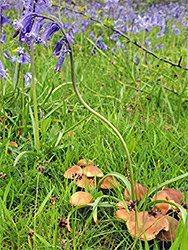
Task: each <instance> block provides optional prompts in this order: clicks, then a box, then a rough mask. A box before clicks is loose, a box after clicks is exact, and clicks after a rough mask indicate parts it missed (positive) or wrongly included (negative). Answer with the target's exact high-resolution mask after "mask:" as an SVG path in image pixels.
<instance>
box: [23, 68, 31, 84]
mask: <svg viewBox="0 0 188 250" xmlns="http://www.w3.org/2000/svg"><path fill="white" fill-rule="evenodd" d="M24 81H25V83H26V84H25V87H29V86H31V84H32V75H31V73H29V72H27V73H26V74H25V75H24Z"/></svg>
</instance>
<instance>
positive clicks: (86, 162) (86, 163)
mask: <svg viewBox="0 0 188 250" xmlns="http://www.w3.org/2000/svg"><path fill="white" fill-rule="evenodd" d="M77 164H78V165H79V166H83V167H85V166H93V162H92V161H91V160H89V159H88V160H86V159H81V160H79V161H78V163H77Z"/></svg>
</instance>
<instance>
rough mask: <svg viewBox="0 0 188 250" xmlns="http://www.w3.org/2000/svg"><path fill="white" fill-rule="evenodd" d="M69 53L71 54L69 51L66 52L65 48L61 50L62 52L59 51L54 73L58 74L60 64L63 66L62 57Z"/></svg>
mask: <svg viewBox="0 0 188 250" xmlns="http://www.w3.org/2000/svg"><path fill="white" fill-rule="evenodd" d="M70 52H71V51H70V50H68V49H66V48H65V47H64V48H63V50H61V51H60V52H59V58H58V61H57V64H56V67H55V70H56V71H58V72H60V70H61V67H62V64H63V62H64V59H65V57H64V55H65V54H69V53H70Z"/></svg>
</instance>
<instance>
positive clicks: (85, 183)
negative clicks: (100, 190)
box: [76, 176, 96, 190]
mask: <svg viewBox="0 0 188 250" xmlns="http://www.w3.org/2000/svg"><path fill="white" fill-rule="evenodd" d="M76 184H77V186H78V187H81V188H85V189H88V188H89V189H90V190H92V189H94V188H95V187H96V183H95V180H94V179H93V178H88V177H86V176H82V178H81V179H80V180H77V182H76Z"/></svg>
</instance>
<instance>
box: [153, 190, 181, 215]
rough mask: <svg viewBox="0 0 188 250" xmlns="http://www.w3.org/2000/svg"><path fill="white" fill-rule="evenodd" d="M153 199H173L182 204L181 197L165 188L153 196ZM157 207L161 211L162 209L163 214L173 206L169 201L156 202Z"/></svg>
mask: <svg viewBox="0 0 188 250" xmlns="http://www.w3.org/2000/svg"><path fill="white" fill-rule="evenodd" d="M152 200H153V201H155V200H166V201H173V202H175V203H178V204H181V203H180V201H179V199H178V198H177V197H176V196H174V195H172V194H171V193H169V192H168V191H165V190H164V189H163V190H161V191H159V192H157V194H156V195H154V196H153V199H152ZM155 208H156V209H157V210H159V211H161V213H162V214H166V213H167V212H168V210H170V209H172V206H171V205H170V204H168V203H156V204H155Z"/></svg>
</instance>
